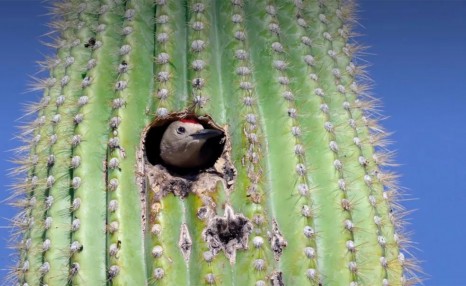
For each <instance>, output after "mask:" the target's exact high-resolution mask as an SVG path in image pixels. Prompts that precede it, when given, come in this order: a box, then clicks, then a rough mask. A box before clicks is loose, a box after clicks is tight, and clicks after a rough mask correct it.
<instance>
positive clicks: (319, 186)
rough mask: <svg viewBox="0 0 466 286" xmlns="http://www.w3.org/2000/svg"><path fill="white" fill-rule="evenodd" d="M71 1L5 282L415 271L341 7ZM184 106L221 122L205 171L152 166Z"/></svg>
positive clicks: (332, 279)
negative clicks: (214, 154)
mask: <svg viewBox="0 0 466 286" xmlns="http://www.w3.org/2000/svg"><path fill="white" fill-rule="evenodd" d="M81 2H82V1H77V0H66V1H61V2H57V3H55V4H54V6H53V12H54V13H55V15H56V19H55V21H54V22H53V23H52V25H51V26H52V27H53V28H54V29H55V30H56V31H57V32H58V33H59V34H60V38H59V40H57V41H56V42H55V43H54V44H53V45H55V46H56V47H57V54H56V57H54V58H51V59H47V60H46V61H44V62H43V65H45V66H46V67H47V68H48V69H49V70H50V78H48V79H46V80H41V81H39V82H38V84H37V88H44V90H45V95H44V97H43V100H42V101H41V102H40V103H39V104H37V105H36V106H35V107H34V108H33V109H34V111H36V112H37V114H38V119H37V120H35V121H33V122H32V123H31V124H30V125H28V126H26V127H25V129H24V134H23V136H24V140H25V141H26V142H27V147H26V148H23V149H27V150H26V151H27V152H28V155H27V156H26V157H27V158H26V159H24V160H22V162H23V163H22V165H21V166H20V167H19V169H18V172H19V173H25V174H26V176H27V181H26V182H25V183H22V184H18V186H17V190H18V193H20V194H21V199H20V200H18V202H17V204H18V205H20V206H22V207H23V210H22V212H21V213H20V214H19V215H18V216H17V219H16V226H17V227H18V228H19V231H18V234H19V235H20V236H21V242H20V243H19V244H18V248H19V251H18V253H19V262H18V266H17V267H15V269H14V270H13V271H12V278H13V279H14V280H15V281H16V284H17V285H29V286H32V285H48V286H55V285H85V286H99V285H131V286H133V285H135V286H139V285H257V286H261V285H351V286H356V285H367V286H374V285H384V286H386V285H390V286H394V285H411V284H414V283H417V282H418V278H416V276H415V275H414V274H413V272H412V270H411V269H412V267H415V265H414V264H413V263H412V262H411V261H410V260H408V259H405V257H404V254H403V252H402V251H401V250H400V249H401V248H402V247H403V245H404V243H405V242H406V239H405V238H404V237H403V236H401V235H400V234H399V231H400V229H401V227H402V221H400V220H399V219H398V218H399V217H400V216H402V215H403V210H402V208H401V207H400V206H399V205H398V204H397V203H396V201H394V199H395V198H396V195H397V190H398V188H397V186H396V184H395V182H394V181H395V179H396V176H395V175H394V174H393V173H391V172H390V171H387V170H384V167H385V166H387V165H390V164H391V162H390V154H391V153H389V152H388V151H385V150H386V149H385V148H384V147H385V143H386V139H385V137H386V132H385V131H384V130H383V129H382V128H381V127H380V126H379V125H378V124H377V122H376V120H374V119H373V116H372V115H371V113H370V112H371V111H372V110H373V109H374V104H375V101H374V100H373V99H372V98H370V97H369V96H366V93H365V92H366V86H365V85H364V84H361V80H359V82H358V79H364V71H363V67H362V66H359V65H357V63H355V60H354V55H355V53H356V52H357V51H358V50H359V48H360V47H359V46H358V45H357V44H355V42H354V41H352V40H351V36H352V32H351V26H352V24H353V23H354V22H355V21H354V15H353V10H354V3H351V1H344V0H328V1H323V0H307V1H305V0H303V1H301V0H294V1H293V0H254V1H253V0H232V1H226V0H225V1H223V0H196V1H192V0H157V1H155V3H154V1H153V0H128V1H124V0H88V1H86V3H81ZM184 117H188V118H197V120H198V121H199V122H201V123H202V124H203V125H204V126H209V127H211V128H216V129H219V130H222V131H224V133H225V138H224V140H222V141H221V142H216V145H215V146H214V147H212V148H216V149H218V151H219V158H218V159H217V161H216V162H215V164H212V166H210V167H208V168H206V169H202V170H190V172H182V171H181V170H175V169H170V168H169V167H167V166H164V165H163V163H162V161H161V160H160V157H159V155H158V152H159V150H158V144H159V141H160V134H161V132H162V131H163V130H164V127H166V125H167V124H168V123H170V122H171V121H174V120H177V119H180V118H184ZM23 178H24V177H23Z"/></svg>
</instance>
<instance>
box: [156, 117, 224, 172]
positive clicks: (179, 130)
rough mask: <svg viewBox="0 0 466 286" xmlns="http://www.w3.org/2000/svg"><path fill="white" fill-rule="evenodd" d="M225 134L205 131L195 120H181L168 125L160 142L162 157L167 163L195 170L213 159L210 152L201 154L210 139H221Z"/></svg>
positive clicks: (216, 131)
mask: <svg viewBox="0 0 466 286" xmlns="http://www.w3.org/2000/svg"><path fill="white" fill-rule="evenodd" d="M221 135H223V132H222V131H220V130H216V129H205V128H204V126H203V125H202V124H200V123H199V122H198V121H197V120H195V119H181V120H177V121H174V122H172V123H170V125H168V127H167V129H166V130H165V132H164V133H163V136H162V140H161V142H160V157H161V158H162V159H163V160H164V161H165V163H167V164H169V165H172V166H175V167H180V168H195V167H199V166H202V165H204V164H205V163H206V162H207V161H208V160H210V159H211V158H209V157H208V155H207V154H208V152H201V150H202V147H203V146H204V144H205V143H206V141H207V140H208V139H210V138H214V137H219V136H221Z"/></svg>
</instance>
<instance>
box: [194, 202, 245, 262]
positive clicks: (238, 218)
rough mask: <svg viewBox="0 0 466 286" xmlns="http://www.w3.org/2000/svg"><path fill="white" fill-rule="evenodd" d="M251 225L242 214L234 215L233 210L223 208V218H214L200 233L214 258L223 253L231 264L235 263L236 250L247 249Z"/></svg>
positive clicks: (226, 207)
mask: <svg viewBox="0 0 466 286" xmlns="http://www.w3.org/2000/svg"><path fill="white" fill-rule="evenodd" d="M252 228H253V227H252V223H251V222H250V221H249V220H248V219H247V218H246V217H245V216H244V215H242V214H235V212H234V210H233V208H232V207H231V206H229V205H226V206H225V213H224V216H223V217H221V216H215V217H213V218H211V219H210V220H209V222H208V226H207V227H206V228H205V229H204V230H203V231H202V238H203V239H204V240H205V241H206V242H207V245H208V247H209V250H210V251H211V253H212V254H213V255H214V256H215V255H216V254H218V253H219V252H220V251H222V250H223V251H224V252H225V255H226V257H227V258H228V259H229V260H230V263H231V264H234V263H235V260H236V250H240V249H247V248H248V238H249V234H250V233H251V232H252Z"/></svg>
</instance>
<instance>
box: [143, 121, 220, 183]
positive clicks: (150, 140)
mask: <svg viewBox="0 0 466 286" xmlns="http://www.w3.org/2000/svg"><path fill="white" fill-rule="evenodd" d="M181 119H191V120H196V121H197V122H198V123H200V124H201V125H202V126H203V127H204V129H215V130H219V131H221V132H222V133H223V135H221V136H218V137H214V138H210V139H208V140H207V141H206V143H205V144H204V146H203V149H204V148H205V149H206V150H209V151H210V152H212V155H211V156H209V157H210V159H209V160H207V161H206V163H205V164H203V165H202V166H201V167H196V168H180V167H176V166H172V165H169V164H167V163H166V162H164V161H163V159H162V158H161V156H160V143H161V141H162V136H163V134H164V133H165V131H166V130H167V128H168V126H169V125H170V124H171V123H172V122H174V121H177V120H181ZM224 148H225V134H224V130H222V129H221V128H220V127H219V126H217V125H215V123H214V122H213V121H212V120H210V118H207V117H197V116H195V115H187V114H186V113H174V114H170V115H168V116H166V117H164V118H163V119H157V120H155V121H154V122H153V123H152V124H151V125H150V126H149V127H148V128H146V131H145V138H144V152H145V156H146V160H147V161H148V162H149V163H150V164H151V165H154V166H155V165H162V166H164V167H165V168H166V169H167V170H168V171H170V172H171V173H175V174H190V173H199V172H200V171H203V170H205V169H208V168H210V167H213V166H214V164H215V162H216V161H217V159H218V158H219V157H220V156H221V155H222V153H223V151H224Z"/></svg>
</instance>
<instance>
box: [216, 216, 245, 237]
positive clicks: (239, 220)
mask: <svg viewBox="0 0 466 286" xmlns="http://www.w3.org/2000/svg"><path fill="white" fill-rule="evenodd" d="M247 223H248V220H247V219H246V218H243V217H240V216H238V217H236V218H235V219H234V220H227V219H219V220H218V221H217V224H216V228H217V231H216V234H217V236H218V238H219V240H220V241H221V242H222V243H223V244H228V242H230V240H233V239H236V240H238V241H240V240H241V239H242V237H243V235H244V233H243V227H244V226H245V225H246V224H247ZM213 234H215V231H214V232H213Z"/></svg>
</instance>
